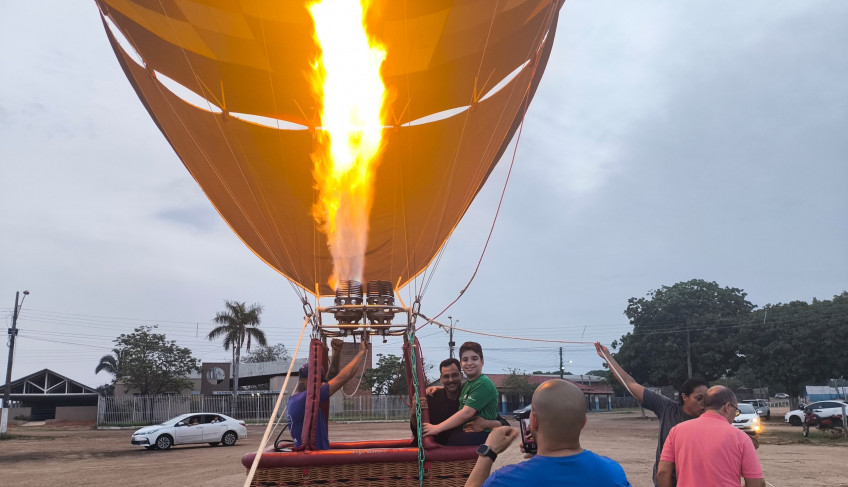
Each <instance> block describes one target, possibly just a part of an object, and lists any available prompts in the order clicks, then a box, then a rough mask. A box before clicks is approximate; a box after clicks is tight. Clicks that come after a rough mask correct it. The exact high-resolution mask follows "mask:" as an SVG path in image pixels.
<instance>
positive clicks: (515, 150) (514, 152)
mask: <svg viewBox="0 0 848 487" xmlns="http://www.w3.org/2000/svg"><path fill="white" fill-rule="evenodd" d="M535 70H536V68H535V66H534V68H533V71H534V72H535ZM529 103H530V100H528V99H527V98H525V101H524V113H522V115H521V124H520V125H519V126H518V136H517V137H516V139H515V147H514V148H513V150H512V160H511V161H510V162H509V170H508V171H507V173H506V179H505V180H504V185H503V189H502V190H501V197H500V199H498V207H497V209H496V210H495V216H494V218H492V225H491V226H490V227H489V234H488V235H487V236H486V243H485V244H484V245H483V250H482V251H481V252H480V258H479V259H477V265H476V266H475V267H474V272H473V273H472V274H471V277H470V278H469V279H468V282H467V283H466V284H465V287H463V288H462V289H461V290H460V291H459V294H458V295H457V296H456V298H454V300H453V301H451V302H450V304H448V305H447V306H445V309H443V310H441V311H440V312H439V313H438V314H437V315H436V316H434V317H433V319H437V318H438V317H439V316H442V315H443V314H445V313H446V312H447V311H448V310H449V309H450V308H451V307H452V306H453V305H454V304H456V302H457V301H459V298H461V297H462V295H463V294H465V291H467V290H468V288H469V287H471V283H472V282H473V281H474V278H475V277H477V272H478V271H479V270H480V265H481V264H482V263H483V257H484V256H485V255H486V250H487V249H488V248H489V242H491V240H492V234H493V233H494V232H495V224H497V222H498V215H500V213H501V206H502V205H503V200H504V196H505V195H506V188H507V185H508V184H509V179H510V176H512V168H513V167H514V166H515V156H516V155H517V154H518V143H519V142H520V141H521V132H522V131H523V130H524V118H525V117H526V116H527V105H529ZM422 293H423V292H422ZM423 326H426V323H425V324H424V325H423ZM419 329H420V328H419Z"/></svg>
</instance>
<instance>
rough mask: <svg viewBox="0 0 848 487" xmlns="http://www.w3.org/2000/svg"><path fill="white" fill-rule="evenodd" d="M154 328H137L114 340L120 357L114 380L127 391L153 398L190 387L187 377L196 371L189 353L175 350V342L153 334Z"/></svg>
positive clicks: (196, 364)
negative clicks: (116, 375) (119, 365)
mask: <svg viewBox="0 0 848 487" xmlns="http://www.w3.org/2000/svg"><path fill="white" fill-rule="evenodd" d="M155 329H156V326H140V327H138V328H136V329H135V331H134V332H133V333H130V334H121V335H120V336H118V338H116V339H115V345H117V347H116V349H117V350H120V357H121V367H120V368H119V369H118V379H119V380H121V381H122V382H123V384H124V386H126V388H127V392H129V391H130V390H135V391H138V392H139V393H140V394H142V395H150V396H155V395H157V394H162V393H165V392H179V391H181V390H183V389H187V388H190V387H191V386H192V384H191V381H190V380H188V375H189V374H190V373H191V372H192V371H194V370H199V367H198V361H197V359H195V358H194V357H192V356H191V350H189V349H188V348H183V347H178V346H177V344H176V342H175V341H173V340H171V341H168V340H166V339H165V335H164V334H161V333H154V332H153V331H154V330H155Z"/></svg>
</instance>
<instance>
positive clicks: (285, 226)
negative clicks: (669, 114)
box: [95, 0, 564, 485]
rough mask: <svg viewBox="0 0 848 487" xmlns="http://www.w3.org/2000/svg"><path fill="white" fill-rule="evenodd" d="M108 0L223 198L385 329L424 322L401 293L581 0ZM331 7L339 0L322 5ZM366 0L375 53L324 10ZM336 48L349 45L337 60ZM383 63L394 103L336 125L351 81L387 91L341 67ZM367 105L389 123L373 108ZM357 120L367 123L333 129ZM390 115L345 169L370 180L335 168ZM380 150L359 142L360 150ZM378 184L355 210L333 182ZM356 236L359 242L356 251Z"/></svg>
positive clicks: (338, 313)
mask: <svg viewBox="0 0 848 487" xmlns="http://www.w3.org/2000/svg"><path fill="white" fill-rule="evenodd" d="M95 1H96V3H97V5H98V7H99V9H100V13H101V16H102V19H103V23H104V27H105V28H106V33H107V36H108V38H109V42H110V43H111V45H112V47H113V50H114V52H115V54H116V56H117V58H118V61H119V62H120V64H121V66H122V68H123V69H124V72H125V73H126V75H127V78H128V79H129V81H130V83H131V84H132V85H133V87H134V89H135V91H136V93H137V94H138V96H139V98H140V100H141V101H142V103H143V104H144V106H145V107H146V109H147V110H148V112H149V114H150V116H151V118H153V120H154V121H155V123H156V124H157V126H158V127H159V129H160V130H161V131H162V134H163V135H164V136H165V138H166V139H167V140H168V142H169V143H170V144H171V146H172V147H173V149H174V151H175V152H176V153H177V155H178V156H179V158H180V160H181V161H182V162H183V164H184V165H185V167H186V169H188V171H189V173H190V174H191V175H192V177H193V178H194V179H195V180H196V181H197V183H198V184H199V185H200V187H201V188H202V189H203V191H204V193H205V194H206V196H207V197H208V198H209V201H210V202H211V203H212V204H213V205H214V206H215V208H216V209H217V211H218V212H219V213H220V215H221V216H222V217H223V218H224V220H225V221H226V222H227V223H228V224H229V225H230V227H231V228H232V229H233V231H234V232H235V233H236V234H237V235H238V236H239V237H240V238H241V239H242V241H243V242H244V243H245V244H246V245H247V246H248V247H249V248H250V249H251V250H252V251H253V252H254V253H255V254H256V255H257V256H259V258H261V259H262V260H263V261H264V262H266V263H267V264H268V265H270V266H271V267H273V268H274V269H276V270H277V271H279V272H280V273H281V274H283V275H284V276H285V277H286V278H288V279H290V280H291V281H292V282H293V283H295V284H296V285H297V286H298V287H299V288H301V289H302V290H304V291H305V292H306V293H309V294H311V295H313V296H314V297H315V298H316V299H317V298H320V297H322V296H329V295H333V294H335V295H336V302H335V305H336V306H335V307H334V308H333V313H334V314H335V317H336V318H337V319H338V320H339V322H340V325H339V328H338V330H339V331H338V332H336V333H339V334H345V333H348V332H350V333H353V332H354V331H355V330H359V333H362V334H368V333H372V334H373V333H380V329H381V328H380V327H381V326H383V329H384V331H385V327H386V325H387V323H389V322H390V321H391V318H392V316H393V314H394V312H396V311H398V310H400V311H405V312H407V314H408V315H409V316H408V319H407V321H406V322H405V323H403V327H408V326H409V324H410V323H412V322H414V317H412V316H411V314H410V311H409V309H395V308H394V307H393V306H394V305H393V300H392V299H391V296H390V295H391V292H392V290H394V289H400V288H402V287H404V286H405V285H406V284H407V283H409V282H410V281H412V280H413V279H415V277H416V276H418V275H419V274H420V273H422V272H423V271H424V270H425V269H426V268H427V267H428V265H429V264H430V263H431V261H433V259H434V258H435V257H436V256H437V254H438V252H439V251H440V249H441V248H442V247H443V246H444V244H445V242H446V241H447V239H448V238H449V236H450V235H451V232H452V231H453V230H454V229H455V228H456V226H457V224H458V223H459V221H460V219H461V218H462V216H463V214H464V213H465V212H466V210H467V209H468V207H469V205H470V204H471V202H472V200H473V199H474V197H475V196H476V195H477V193H478V192H479V191H480V189H481V188H482V186H483V184H484V183H485V182H486V180H487V178H488V176H489V175H490V174H491V172H492V170H493V168H494V166H495V164H496V163H497V162H498V160H499V159H500V158H501V156H502V155H503V154H504V151H505V150H506V148H507V145H508V144H509V143H510V141H511V140H512V138H513V135H514V134H515V133H516V131H517V130H518V128H519V126H520V124H521V122H522V120H523V117H524V115H525V113H526V110H527V107H528V105H529V103H530V100H531V99H532V98H533V95H534V93H535V91H536V88H537V87H538V84H539V82H540V80H541V77H542V74H543V72H544V69H545V65H546V63H547V60H548V57H549V55H550V52H551V49H552V46H553V40H554V34H555V31H556V25H557V17H558V13H559V10H560V8H561V7H562V5H563V2H564V0H508V1H502V0H405V1H397V0H380V1H378V0H371V1H363V2H362V3H361V4H360V2H359V1H357V0H352V1H351V0H324V2H317V1H315V0H309V1H303V0H286V1H279V0H241V1H220V0H157V1H150V0H95ZM319 3H320V4H322V5H323V7H322V8H324V9H325V10H326V12H327V13H325V14H320V13H319V12H316V9H315V8H313V7H314V5H315V4H319ZM351 3H354V4H356V5H358V6H359V7H358V8H361V12H362V15H361V19H359V18H354V19H353V20H355V21H356V23H357V24H359V25H360V26H361V30H362V31H363V32H365V33H366V35H367V38H368V42H369V46H370V47H369V49H372V50H370V51H368V52H366V53H365V54H364V56H365V57H364V58H363V59H365V60H363V61H358V60H356V61H355V60H353V59H358V58H354V57H353V50H355V45H357V42H358V41H357V40H356V39H355V38H358V34H346V33H344V32H346V31H342V30H341V29H340V28H339V27H338V26H337V25H335V24H324V23H323V22H324V21H323V20H320V18H321V17H320V15H328V16H330V17H332V16H333V14H334V13H335V14H338V12H339V11H340V10H339V9H342V8H347V7H348V4H351ZM337 17H340V18H341V20H344V19H348V20H350V18H351V17H355V16H354V15H350V14H344V15H338V16H337ZM322 25H323V27H322ZM327 25H329V27H328V26H327ZM332 46H337V47H335V48H334V47H332ZM333 49H341V54H340V55H339V54H338V53H337V54H336V57H335V58H333V57H332V56H331V55H332V53H333V52H336V51H333ZM374 49H376V51H374ZM374 52H377V54H374ZM367 59H371V60H375V59H376V61H375V62H376V64H375V66H376V68H373V69H372V70H371V72H372V73H373V72H376V73H377V74H378V76H377V78H378V79H379V82H380V83H381V84H382V90H383V91H382V92H380V94H379V95H378V97H379V101H377V102H372V103H371V105H367V104H366V105H362V106H358V107H357V108H355V109H353V110H352V111H349V112H345V113H346V114H344V115H342V117H341V118H342V119H343V121H342V122H341V123H340V124H339V123H338V122H334V121H333V120H335V119H333V118H332V117H331V114H330V112H331V108H332V106H335V105H334V103H336V102H339V103H341V102H346V101H349V100H348V98H350V97H351V95H349V93H348V92H346V91H345V90H346V89H348V88H351V87H354V86H355V87H356V88H355V90H356V93H357V94H359V93H364V92H366V91H368V90H370V89H371V88H370V87H363V88H362V89H360V86H359V85H360V82H361V81H362V80H363V79H364V78H365V77H366V75H362V76H360V75H359V74H354V75H345V74H339V73H340V72H342V71H339V69H343V68H344V69H348V68H350V69H360V68H363V69H364V66H365V65H367V64H368V62H369V61H367ZM338 66H341V67H339V68H338V69H337V67H338ZM368 76H370V75H368ZM330 80H333V81H334V82H335V83H336V85H334V86H335V87H333V86H330ZM369 86H373V85H369ZM351 89H354V88H351ZM334 90H335V91H334ZM334 94H335V95H334ZM333 100H335V101H333ZM374 103H376V107H377V108H376V109H375V108H374V106H375V105H374ZM363 106H367V107H368V108H367V110H366V109H364V108H362V107H363ZM366 111H368V112H376V113H378V116H379V118H378V120H377V121H376V122H374V121H362V122H359V121H356V120H359V117H360V116H361V117H362V120H366V118H367V117H365V115H364V112H366ZM351 113H355V115H356V117H354V116H353V115H349V114H351ZM345 117H347V118H345ZM354 118H356V120H354ZM368 120H372V119H368ZM347 123H349V124H350V125H352V126H355V127H358V128H355V129H353V132H348V135H347V136H341V135H336V133H335V132H333V127H336V126H339V125H341V126H343V125H345V124H347ZM375 126H376V131H375V132H374V133H376V137H377V138H378V139H379V140H377V141H376V142H374V144H376V145H375V146H374V147H373V150H371V151H370V152H368V154H369V155H368V156H367V158H368V160H369V162H368V164H367V165H365V166H363V167H364V169H362V170H361V171H360V170H359V169H345V170H348V171H350V172H353V173H356V172H358V171H360V172H361V174H360V175H359V176H358V177H359V178H360V179H358V180H356V182H355V183H353V182H350V180H347V179H338V180H337V179H334V176H333V171H336V170H338V166H336V165H338V164H340V163H339V158H338V157H336V156H335V155H332V156H330V155H329V154H330V153H331V151H335V150H337V149H338V148H339V147H340V145H341V144H342V142H343V141H347V142H350V141H355V142H356V143H357V144H361V143H364V141H366V139H368V138H369V137H370V136H366V135H365V129H364V127H369V128H370V129H374V128H375ZM351 133H352V134H354V135H350V134H351ZM354 139H355V140H354ZM357 147H360V146H357ZM364 153H365V151H364V150H362V149H354V152H353V154H354V155H353V156H352V159H355V160H356V161H359V160H360V159H365V158H366V156H364V155H362V154H364ZM328 161H329V162H328ZM331 166H332V167H331ZM345 167H347V166H345ZM352 167H355V168H356V167H359V166H355V165H354V166H352ZM363 181H364V182H365V183H367V184H365V186H367V188H366V190H365V193H363V194H364V196H362V202H361V207H360V208H359V209H358V210H356V212H348V213H344V211H348V210H345V208H347V207H348V204H349V201H348V200H349V199H351V198H352V197H351V196H349V195H348V194H347V193H344V194H342V196H339V197H338V198H337V199H335V200H333V199H331V197H332V195H333V194H334V192H335V191H338V190H340V189H341V190H342V191H343V192H344V191H348V190H350V189H351V188H352V187H353V186H357V187H358V185H359V184H360V183H361V182H363ZM328 195H329V196H328ZM328 198H330V199H328ZM338 208H342V209H341V210H339V211H341V213H339V214H338V216H335V213H334V212H335V211H336V210H338ZM357 212H358V213H357ZM355 213H356V214H357V215H359V216H355V215H354V214H355ZM352 215H354V216H352ZM362 215H364V218H363V221H359V218H360V216H362ZM336 218H337V220H338V222H337V221H336ZM337 223H338V225H337ZM343 225H352V226H353V227H355V228H353V230H351V229H341V230H340V229H339V228H337V227H339V226H343ZM354 231H355V232H354ZM351 232H354V233H355V235H354V233H351ZM356 232H358V233H356ZM351 243H352V244H353V246H354V247H357V248H354V249H353V250H351V249H350V248H347V247H345V245H348V244H351ZM348 254H350V255H348ZM360 254H361V255H360ZM342 261H344V262H348V261H351V262H353V263H352V264H349V265H348V264H340V262H342ZM357 281H358V282H365V283H371V282H374V283H377V284H375V285H374V288H373V293H374V294H373V296H372V295H371V286H368V289H366V290H364V292H360V294H359V295H360V296H361V295H362V294H365V295H367V296H371V297H372V298H373V300H372V301H369V302H368V303H364V304H371V305H373V306H375V307H376V308H375V309H373V310H371V311H370V316H368V318H369V320H370V324H369V325H365V319H364V318H365V317H364V315H363V313H366V314H367V313H368V311H367V310H366V311H363V313H358V312H357V311H355V310H354V311H351V309H352V308H355V307H356V306H358V305H359V304H363V303H362V301H361V300H357V299H358V298H356V297H355V296H354V295H355V294H356V293H355V292H353V291H357V290H358V289H359V288H357V286H361V285H359V284H358V282H357ZM381 307H382V308H381ZM381 310H382V311H381ZM380 312H382V313H384V314H383V315H380V314H379V313H380ZM351 313H352V314H351ZM375 313H376V314H375ZM360 325H361V326H360ZM407 345H410V344H409V343H408V344H407ZM410 346H412V347H413V348H417V344H415V343H414V340H413V342H412V345H410ZM418 358H419V359H420V351H419V352H418ZM419 368H420V367H419ZM410 370H412V371H414V370H416V367H415V366H410ZM317 375H318V374H311V376H317ZM450 456H451V455H447V457H450ZM454 456H455V455H454ZM460 456H461V455H460ZM447 457H446V458H447ZM466 457H468V458H467V459H466V460H464V461H466V462H467V461H473V459H474V458H476V455H475V454H473V453H472V454H470V455H469V454H466ZM469 470H470V469H469ZM466 473H467V472H466ZM298 475H299V474H298ZM263 485H264V484H263ZM269 485H270V484H269Z"/></svg>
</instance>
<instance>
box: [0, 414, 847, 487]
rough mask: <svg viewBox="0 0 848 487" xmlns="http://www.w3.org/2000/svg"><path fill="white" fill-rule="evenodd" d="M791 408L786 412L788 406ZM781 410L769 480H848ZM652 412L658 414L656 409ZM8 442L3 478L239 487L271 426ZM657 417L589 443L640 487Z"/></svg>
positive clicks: (825, 443) (828, 445) (767, 445)
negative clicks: (173, 440) (178, 435)
mask: <svg viewBox="0 0 848 487" xmlns="http://www.w3.org/2000/svg"><path fill="white" fill-rule="evenodd" d="M783 412H785V411H783ZM783 412H781V411H779V410H775V411H773V419H772V420H771V421H769V422H766V424H765V430H766V431H765V433H764V434H763V435H762V436H761V443H762V445H761V446H760V448H759V450H758V454H759V457H760V462H761V463H762V465H763V471H764V473H765V480H766V482H767V485H770V486H773V487H801V486H811V485H816V486H818V485H827V486H848V476H846V475H845V474H844V471H843V465H842V462H843V461H844V460H845V459H846V458H848V440H844V439H843V440H832V439H829V438H826V437H824V436H823V435H822V433H821V432H818V431H814V432H812V433H811V434H810V438H809V439H803V438H802V436H801V428H800V427H792V426H788V425H786V424H784V423H783ZM648 415H649V416H652V415H651V414H650V413H648ZM408 432H409V430H408V426H407V425H406V424H404V423H355V424H341V423H331V424H330V435H331V438H333V439H334V440H377V439H393V438H407V437H408ZM9 433H10V435H11V438H10V439H6V440H3V441H0V485H3V486H10V487H12V486H14V487H29V486H32V487H36V486H37V487H41V486H47V485H83V486H89V485H101V486H113V485H115V486H117V485H120V486H135V485H148V486H149V485H179V486H195V485H202V486H211V487H218V486H220V487H224V486H227V487H231V486H240V485H242V484H243V483H244V480H245V473H246V470H245V469H244V467H242V465H241V457H242V455H243V454H245V453H247V452H250V451H253V450H255V449H256V448H257V446H258V444H259V442H260V440H261V438H262V435H263V433H264V427H263V426H249V427H248V439H247V440H242V441H239V442H238V444H236V446H234V447H229V448H228V447H220V446H219V447H209V446H207V445H202V446H201V445H188V446H176V447H174V448H172V449H170V450H168V451H148V450H145V449H143V448H139V447H134V446H132V445H130V435H131V433H132V430H96V429H93V428H92V427H90V426H85V425H70V424H66V425H56V424H53V425H50V424H48V425H40V426H22V425H10V429H9ZM656 435H657V422H656V420H654V419H643V418H642V417H641V414H640V413H639V410H638V409H637V410H635V411H630V412H627V413H620V412H617V413H601V414H592V415H590V416H589V422H588V425H587V427H586V429H585V430H584V432H583V435H582V437H581V442H582V446H583V447H584V448H586V449H589V450H592V451H594V452H596V453H599V454H602V455H606V456H608V457H610V458H613V459H614V460H616V461H618V462H619V463H620V464H621V465H622V466H623V467H624V470H625V472H626V473H627V477H628V479H629V480H630V482H631V483H632V484H633V485H634V486H635V487H642V486H645V487H647V486H650V485H652V484H651V467H652V466H653V462H654V452H655V449H656V441H657V436H656ZM519 461H521V454H520V452H519V451H518V447H517V446H513V447H511V449H510V450H508V451H507V452H505V453H504V454H503V455H501V456H500V457H499V458H498V461H497V463H496V465H495V468H498V467H500V466H502V465H505V464H508V463H515V462H519Z"/></svg>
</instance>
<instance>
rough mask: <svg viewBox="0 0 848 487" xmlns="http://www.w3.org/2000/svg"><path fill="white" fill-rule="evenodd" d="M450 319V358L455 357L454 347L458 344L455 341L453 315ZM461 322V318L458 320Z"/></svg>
mask: <svg viewBox="0 0 848 487" xmlns="http://www.w3.org/2000/svg"><path fill="white" fill-rule="evenodd" d="M448 319H449V320H450V322H451V327H450V341H449V342H448V348H449V349H450V358H453V347H454V345H456V342H454V341H453V316H448ZM456 322H457V323H459V319H457V320H456Z"/></svg>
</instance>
